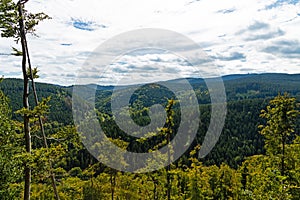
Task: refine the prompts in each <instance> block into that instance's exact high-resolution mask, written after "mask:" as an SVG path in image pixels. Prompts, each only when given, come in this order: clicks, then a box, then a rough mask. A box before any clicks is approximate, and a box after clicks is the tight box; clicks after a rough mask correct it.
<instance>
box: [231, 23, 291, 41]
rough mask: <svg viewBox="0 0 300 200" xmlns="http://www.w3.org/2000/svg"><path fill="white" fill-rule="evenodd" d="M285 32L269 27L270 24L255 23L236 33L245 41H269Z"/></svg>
mask: <svg viewBox="0 0 300 200" xmlns="http://www.w3.org/2000/svg"><path fill="white" fill-rule="evenodd" d="M284 34H285V31H283V30H281V29H280V28H275V27H272V26H270V24H267V23H264V22H259V21H255V22H254V23H252V24H250V25H249V26H248V27H247V28H246V29H242V30H240V31H238V32H237V33H236V35H240V36H241V37H243V38H244V40H245V41H255V40H269V39H272V38H276V37H279V36H283V35H284Z"/></svg>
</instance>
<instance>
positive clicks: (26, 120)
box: [18, 3, 31, 200]
mask: <svg viewBox="0 0 300 200" xmlns="http://www.w3.org/2000/svg"><path fill="white" fill-rule="evenodd" d="M18 12H19V26H20V35H21V45H22V54H23V55H22V72H23V79H24V88H23V107H24V108H25V109H29V101H28V96H29V78H28V75H27V70H26V62H27V59H26V42H25V40H24V39H25V27H24V18H23V5H22V4H21V3H19V4H18ZM24 134H25V145H26V152H27V153H29V154H31V135H30V125H29V116H28V115H26V114H25V115H24ZM24 173H25V177H24V179H25V188H24V200H30V183H31V169H30V167H29V166H28V163H25V169H24Z"/></svg>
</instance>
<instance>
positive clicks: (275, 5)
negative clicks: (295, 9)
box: [265, 0, 300, 10]
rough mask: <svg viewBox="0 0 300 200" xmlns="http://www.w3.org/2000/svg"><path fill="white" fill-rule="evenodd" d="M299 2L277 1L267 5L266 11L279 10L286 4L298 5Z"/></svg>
mask: <svg viewBox="0 0 300 200" xmlns="http://www.w3.org/2000/svg"><path fill="white" fill-rule="evenodd" d="M299 2H300V1H299V0H276V1H275V2H274V3H272V4H269V5H267V6H266V7H265V9H267V10H269V9H273V8H278V7H280V6H283V5H285V4H291V5H296V4H298V3H299Z"/></svg>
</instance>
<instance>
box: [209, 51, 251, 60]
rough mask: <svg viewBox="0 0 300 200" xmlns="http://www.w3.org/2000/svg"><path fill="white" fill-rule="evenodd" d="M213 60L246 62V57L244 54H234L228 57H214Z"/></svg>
mask: <svg viewBox="0 0 300 200" xmlns="http://www.w3.org/2000/svg"><path fill="white" fill-rule="evenodd" d="M213 59H217V60H221V61H233V60H241V61H245V59H246V56H245V55H244V54H243V53H239V52H232V53H230V55H228V56H224V55H219V56H215V57H213Z"/></svg>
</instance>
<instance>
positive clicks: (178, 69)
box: [0, 0, 300, 85]
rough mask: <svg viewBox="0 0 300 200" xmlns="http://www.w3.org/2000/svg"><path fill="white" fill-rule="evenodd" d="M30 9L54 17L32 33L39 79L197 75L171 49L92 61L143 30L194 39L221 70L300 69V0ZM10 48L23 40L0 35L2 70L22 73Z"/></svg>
mask: <svg viewBox="0 0 300 200" xmlns="http://www.w3.org/2000/svg"><path fill="white" fill-rule="evenodd" d="M26 9H27V10H28V11H30V12H33V13H36V12H44V13H47V14H48V15H49V16H50V17H51V18H52V19H50V20H46V21H44V22H41V23H40V24H39V25H38V27H37V28H36V29H37V31H36V34H37V35H38V37H34V36H31V35H28V39H27V40H28V43H29V49H30V56H31V59H32V64H33V66H35V67H38V69H39V70H40V72H39V75H40V78H39V79H38V81H40V82H47V83H53V84H60V85H73V84H75V83H76V80H77V79H78V76H79V75H78V74H79V73H82V71H89V72H90V73H89V74H87V76H88V77H89V81H91V82H95V83H98V84H102V85H109V84H115V83H116V82H117V81H118V80H119V79H118V78H116V77H124V76H125V77H126V76H127V77H130V78H127V79H132V74H130V73H131V72H130V70H132V69H139V71H136V72H135V74H139V73H140V71H142V72H141V73H140V75H141V76H139V78H136V76H135V79H138V80H140V82H147V81H151V80H154V79H156V78H157V77H159V78H158V79H162V80H163V79H172V78H180V77H193V76H195V68H192V67H190V66H189V65H188V64H187V63H188V60H187V58H185V57H181V55H178V54H176V52H172V51H168V49H162V50H157V49H156V50H154V51H153V50H149V51H145V50H140V52H138V50H134V51H132V52H128V53H126V54H122V55H119V57H117V58H116V59H115V60H114V61H112V63H111V64H110V65H109V66H107V67H106V68H105V69H104V68H103V67H102V68H100V67H98V68H99V69H96V68H97V64H98V63H92V65H94V68H92V67H91V64H90V65H87V62H88V61H89V60H90V57H91V55H93V53H94V52H95V50H96V49H97V48H99V46H100V47H101V45H103V43H105V42H106V41H110V40H111V39H112V38H113V39H114V38H115V37H118V35H119V34H123V33H127V32H128V31H133V30H137V29H144V28H155V29H164V30H170V31H174V32H177V33H179V34H181V35H183V36H185V37H187V38H189V39H191V40H192V41H194V42H195V43H196V44H197V45H199V48H200V49H201V50H203V51H204V52H205V53H206V54H207V56H208V57H209V58H210V59H212V60H213V63H214V66H215V68H214V69H216V70H217V71H218V74H219V75H228V74H247V73H266V72H272V73H273V72H275V73H290V74H293V73H300V0H222V1H220V0H163V1H162V0H151V1H150V0H148V1H145V0H122V1H121V0H106V1H104V0H63V1H61V0H60V1H59V0H47V1H45V0H29V2H28V3H26ZM174 43H175V42H174ZM123 45H125V46H126V43H124V44H123ZM12 47H17V48H19V49H20V44H15V42H14V41H13V39H10V38H0V76H1V75H3V76H4V77H6V78H8V77H16V78H21V77H22V73H21V60H20V57H15V56H11V55H9V54H10V53H11V48H12ZM113 48H114V49H116V51H118V48H119V47H118V46H117V45H116V46H114V47H113ZM145 48H146V46H145ZM98 53H99V52H98ZM93 70H94V71H93ZM163 71H168V73H165V74H164V75H161V73H162V72H163ZM92 72H93V74H92ZM154 74H155V75H156V76H154ZM157 75H159V76H157ZM125 79H126V78H125ZM135 81H136V80H135ZM124 82H126V81H124ZM126 83H127V82H126Z"/></svg>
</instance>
